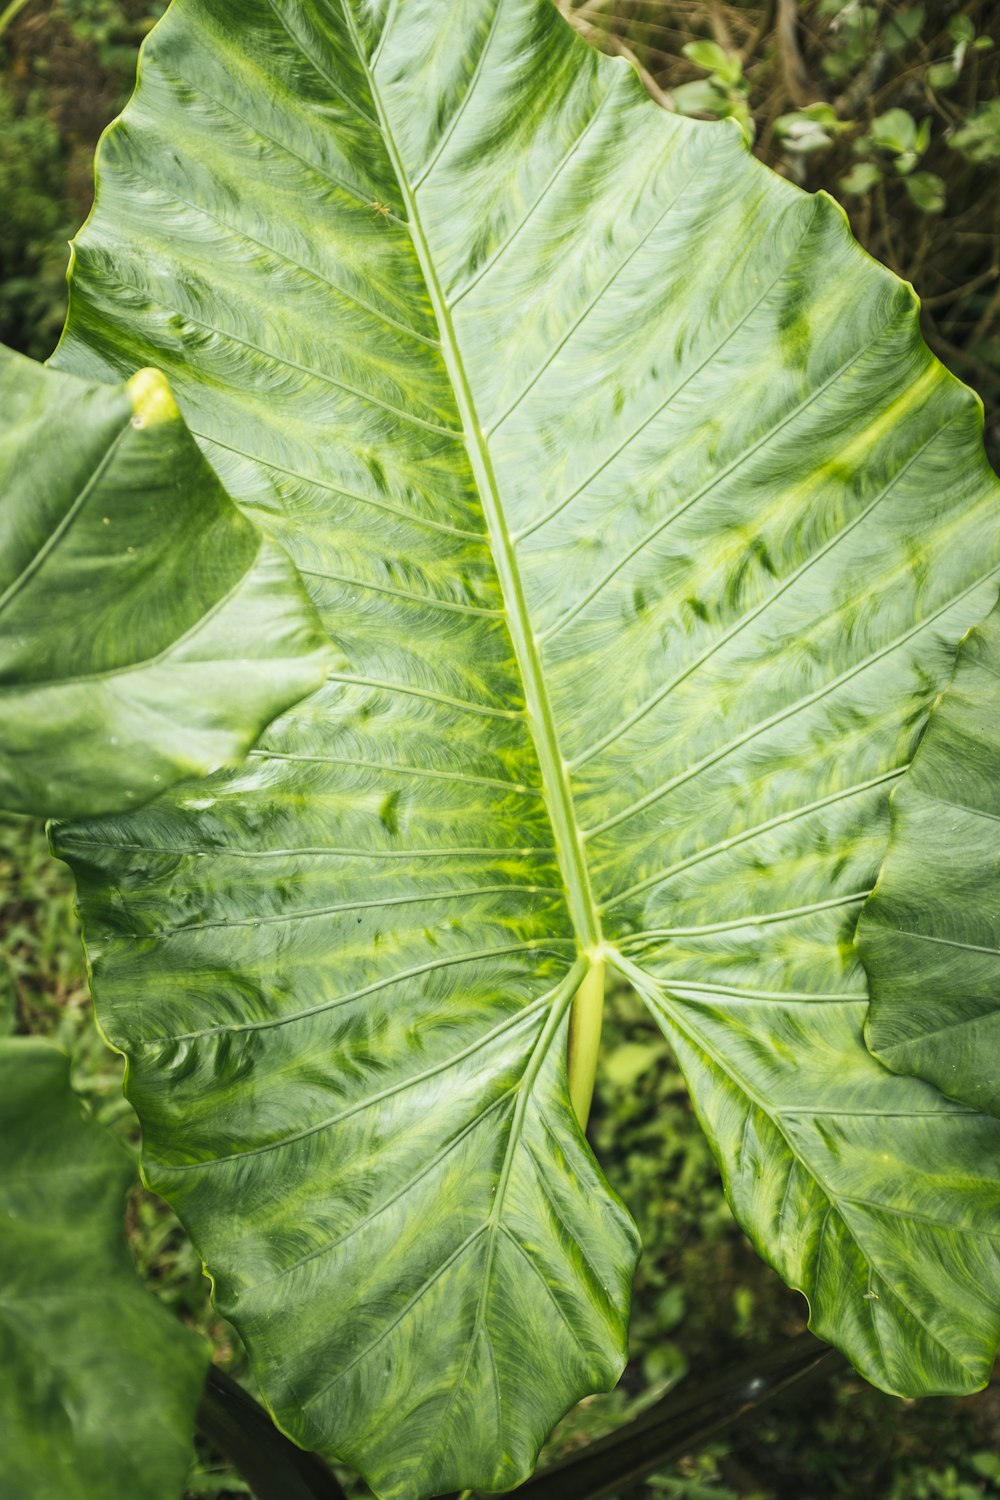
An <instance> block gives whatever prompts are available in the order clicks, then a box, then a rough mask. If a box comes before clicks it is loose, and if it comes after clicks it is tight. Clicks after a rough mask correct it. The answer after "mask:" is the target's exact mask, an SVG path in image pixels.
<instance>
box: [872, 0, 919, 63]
mask: <svg viewBox="0 0 1000 1500" xmlns="http://www.w3.org/2000/svg"><path fill="white" fill-rule="evenodd" d="M924 19H925V11H924V8H923V6H922V5H915V6H914V7H913V8H912V10H900V11H897V12H896V14H895V15H894V16H890V18H889V19H888V21H887V22H886V24H885V28H884V30H883V32H882V40H883V42H884V44H885V46H886V47H887V48H888V49H889V51H890V52H898V51H900V50H901V49H902V48H903V47H905V46H906V45H907V43H909V42H912V41H913V39H914V38H915V37H917V36H919V34H920V28H921V27H922V26H923V24H924Z"/></svg>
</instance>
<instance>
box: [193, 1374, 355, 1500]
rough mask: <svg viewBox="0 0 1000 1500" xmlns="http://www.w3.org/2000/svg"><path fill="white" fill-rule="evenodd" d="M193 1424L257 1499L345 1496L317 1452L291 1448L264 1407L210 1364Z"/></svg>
mask: <svg viewBox="0 0 1000 1500" xmlns="http://www.w3.org/2000/svg"><path fill="white" fill-rule="evenodd" d="M197 1426H198V1431H199V1432H200V1433H201V1434H202V1435H203V1436H204V1437H206V1438H208V1440H209V1442H210V1443H212V1444H214V1446H215V1447H216V1448H219V1449H220V1450H221V1451H222V1452H223V1453H224V1454H225V1456H226V1457H227V1458H228V1459H229V1460H230V1461H231V1462H232V1463H233V1464H234V1465H235V1467H236V1468H237V1469H238V1470H239V1472H240V1473H241V1474H242V1476H243V1478H244V1479H245V1480H246V1482H247V1484H249V1485H250V1487H251V1489H252V1490H253V1492H254V1495H255V1496H256V1500H345V1496H344V1492H343V1490H342V1489H341V1487H340V1485H339V1484H338V1483H337V1480H336V1478H335V1477H334V1475H333V1474H332V1473H331V1471H330V1470H329V1469H328V1468H327V1466H326V1464H325V1463H324V1462H323V1460H322V1459H321V1458H320V1457H319V1455H318V1454H317V1453H307V1452H305V1451H304V1450H303V1449H302V1448H299V1447H296V1445H295V1444H294V1443H293V1442H292V1440H291V1439H290V1438H287V1437H286V1436H285V1434H284V1433H283V1432H280V1431H279V1430H278V1428H277V1427H276V1426H275V1425H274V1423H273V1422H272V1420H271V1418H270V1417H269V1416H268V1414H267V1412H266V1411H265V1410H264V1408H263V1407H262V1406H259V1405H258V1404H257V1402H256V1401H255V1400H254V1399H253V1397H252V1396H251V1395H249V1394H248V1393H247V1392H246V1391H245V1390H244V1389H243V1387H242V1386H240V1385H237V1384H236V1381H235V1380H232V1379H231V1378H230V1377H229V1376H228V1375H226V1374H225V1373H224V1372H223V1371H222V1370H219V1369H217V1368H216V1367H215V1366H214V1365H213V1366H212V1367H211V1368H210V1369H209V1372H208V1380H207V1381H206V1383H205V1390H204V1392H203V1394H202V1398H201V1405H200V1406H199V1408H198V1417H197Z"/></svg>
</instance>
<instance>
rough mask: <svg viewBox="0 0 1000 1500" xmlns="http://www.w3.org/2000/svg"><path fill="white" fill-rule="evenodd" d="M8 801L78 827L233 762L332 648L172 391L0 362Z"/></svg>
mask: <svg viewBox="0 0 1000 1500" xmlns="http://www.w3.org/2000/svg"><path fill="white" fill-rule="evenodd" d="M0 395H2V400H3V406H4V411H5V414H6V425H5V431H4V433H3V437H2V447H0V485H2V488H3V491H4V507H3V512H2V513H0V527H2V535H3V542H4V547H3V552H4V567H3V572H2V575H0V625H2V630H3V635H2V642H0V648H2V654H0V693H2V701H3V708H4V732H3V740H4V743H3V748H2V752H0V801H2V802H3V803H4V805H5V806H7V807H10V808H12V809H14V810H16V811H19V812H34V813H36V814H37V813H42V814H45V815H48V816H56V817H81V816H88V815H94V814H96V813H102V812H107V811H110V810H117V809H122V808H125V807H128V806H129V804H130V803H131V804H132V805H138V804H139V803H141V802H143V801H146V800H148V799H149V798H150V797H153V796H155V795H156V794H157V792H159V791H160V790H162V789H163V788H164V787H166V786H169V785H170V784H171V783H172V782H175V781H177V780H179V779H180V778H181V777H183V776H192V775H198V774H203V773H204V772H206V771H209V770H212V769H214V768H215V767H216V766H218V765H220V764H222V763H225V762H229V761H233V760H234V759H238V758H239V756H240V754H241V753H242V752H243V751H245V750H246V749H247V748H249V746H250V744H251V743H252V742H253V740H254V739H255V738H256V736H257V734H258V733H259V731H260V730H261V728H263V726H264V725H265V724H266V723H267V722H268V721H269V720H270V719H272V718H273V717H274V716H275V714H276V713H278V712H279V711H280V710H281V709H283V708H286V707H287V706H288V705H289V704H290V703H291V702H294V701H295V700H296V699H297V698H300V697H303V696H304V695H305V694H307V693H309V692H311V691H312V690H313V689H314V688H315V687H317V686H318V685H319V684H320V683H321V682H322V680H323V678H324V676H325V667H326V664H327V662H328V660H329V658H330V655H331V651H330V648H329V647H328V645H327V644H326V643H325V641H324V638H323V636H322V634H321V633H320V630H319V624H318V621H317V620H316V617H315V614H314V612H313V611H312V608H311V606H310V605H309V603H308V601H307V599H306V598H305V596H304V594H303V591H302V589H301V585H300V583H299V581H298V579H297V578H296V576H295V574H294V571H293V569H292V568H291V566H290V564H289V562H288V559H287V558H286V557H285V556H284V555H283V554H282V552H281V551H280V549H279V548H277V547H276V546H275V545H274V543H272V542H270V541H268V540H266V539H265V538H263V537H262V536H261V535H260V533H259V532H257V531H256V529H255V528H254V527H252V526H251V525H249V524H248V523H247V522H246V520H245V519H244V518H243V517H242V516H241V515H240V513H239V512H238V511H237V510H236V508H235V506H234V505H233V504H232V502H231V501H230V500H229V498H228V497H227V496H226V495H225V494H224V492H223V491H222V489H221V487H220V486H219V484H218V481H217V480H216V479H215V478H214V476H213V475H212V474H211V471H210V470H209V469H208V467H207V465H206V464H205V462H204V459H203V458H202V457H201V455H200V453H199V452H198V449H197V448H196V446H195V444H194V442H193V441H192V439H191V437H190V436H189V434H188V433H187V430H186V428H185V426H184V423H183V420H182V418H181V416H180V413H179V411H178V410H177V407H176V406H175V404H174V401H173V398H172V396H171V394H170V391H169V388H168V387H167V384H166V382H165V381H164V379H163V377H162V376H160V375H158V374H157V373H156V371H153V370H144V371H140V372H139V373H138V374H137V375H135V376H134V377H133V378H132V380H131V381H130V382H129V385H128V386H127V387H117V388H111V387H104V386H97V385H94V384H89V385H88V384H86V383H84V382H83V381H80V380H77V379H75V378H74V377H72V376H68V375H64V374H59V373H56V372H54V371H45V370H43V369H42V368H41V367H40V366H38V365H35V364H33V362H32V361H31V360H27V359H24V358H22V357H21V356H20V355H16V354H12V353H11V352H9V351H7V350H0Z"/></svg>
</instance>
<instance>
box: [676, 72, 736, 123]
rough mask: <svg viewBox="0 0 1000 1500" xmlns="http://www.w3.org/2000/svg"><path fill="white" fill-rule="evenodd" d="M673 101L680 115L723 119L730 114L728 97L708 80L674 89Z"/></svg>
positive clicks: (685, 84)
mask: <svg viewBox="0 0 1000 1500" xmlns="http://www.w3.org/2000/svg"><path fill="white" fill-rule="evenodd" d="M673 100H674V107H675V108H676V110H677V112H678V114H682V115H715V116H716V117H717V118H718V119H723V118H724V117H725V116H726V115H728V114H729V112H730V104H729V100H728V99H727V98H726V95H725V94H724V93H723V92H722V90H721V89H719V88H716V86H715V84H714V83H711V82H709V80H708V79H707V78H706V79H699V80H698V81H697V82H695V83H682V84H681V85H680V87H679V88H676V89H674V91H673Z"/></svg>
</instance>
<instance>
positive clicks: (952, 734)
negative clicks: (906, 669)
mask: <svg viewBox="0 0 1000 1500" xmlns="http://www.w3.org/2000/svg"><path fill="white" fill-rule="evenodd" d="M998 820H1000V605H997V607H996V608H995V609H994V610H993V613H992V614H991V615H989V616H988V617H987V619H986V620H985V621H984V622H983V624H982V625H980V626H978V627H977V628H976V629H975V630H972V631H970V632H969V634H968V635H967V636H966V638H965V640H964V642H963V643H962V646H961V649H960V651H959V656H958V663H957V666H956V668H955V675H954V677H953V679H952V681H951V684H950V685H949V687H948V688H947V689H946V690H945V692H944V693H943V694H942V696H941V698H940V699H939V700H938V703H937V705H936V706H935V708H934V710H933V712H932V714H931V717H930V721H929V724H928V727H927V732H926V734H925V735H924V738H923V740H922V741H921V743H920V747H919V749H918V750H917V752H916V755H915V756H914V758H913V764H912V765H911V767H910V769H909V771H908V772H907V774H906V777H905V778H904V780H903V781H902V782H901V784H900V786H899V789H898V790H897V791H896V793H895V794H894V796H893V799H892V837H891V839H890V842H889V852H888V854H887V855H886V858H885V863H884V864H883V866H882V872H881V875H880V876H879V881H878V884H877V886H876V887H875V890H874V892H873V893H872V895H871V897H870V898H869V900H868V903H867V905H866V906H865V909H864V911H863V912H862V915H861V920H860V922H859V923H858V933H857V944H858V950H859V952H860V954H861V959H862V961H863V963H864V965H865V968H866V969H867V970H868V977H869V981H870V988H871V1012H870V1017H869V1021H868V1026H867V1030H866V1037H867V1041H868V1045H869V1047H870V1048H871V1050H872V1051H873V1052H874V1053H875V1056H876V1057H878V1058H879V1059H881V1061H882V1062H884V1063H885V1064H886V1065H887V1066H888V1067H890V1068H893V1069H894V1070H895V1071H896V1072H898V1073H911V1074H916V1075H917V1076H918V1077H921V1078H926V1079H928V1080H929V1081H930V1082H931V1083H935V1084H937V1086H938V1088H939V1089H941V1090H942V1092H943V1093H945V1094H947V1095H948V1096H949V1097H950V1098H952V1099H957V1100H959V1101H960V1102H961V1103H963V1104H968V1105H970V1106H971V1107H972V1108H974V1109H980V1110H984V1111H986V1112H988V1113H990V1114H993V1115H996V1116H998V1117H1000V1076H998V1072H997V1057H998V1056H1000V840H998V838H997V823H998Z"/></svg>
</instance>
